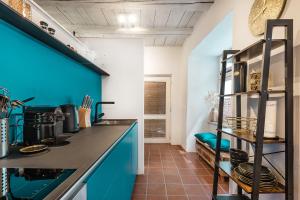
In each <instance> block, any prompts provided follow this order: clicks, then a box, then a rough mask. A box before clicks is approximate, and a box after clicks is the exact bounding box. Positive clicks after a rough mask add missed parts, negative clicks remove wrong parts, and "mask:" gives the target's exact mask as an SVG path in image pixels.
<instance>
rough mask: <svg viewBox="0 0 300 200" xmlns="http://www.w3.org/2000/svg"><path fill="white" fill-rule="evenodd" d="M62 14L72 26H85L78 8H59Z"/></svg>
mask: <svg viewBox="0 0 300 200" xmlns="http://www.w3.org/2000/svg"><path fill="white" fill-rule="evenodd" d="M58 10H60V12H62V13H63V14H64V15H65V16H66V17H67V18H68V19H69V20H70V21H71V23H72V24H85V21H84V19H83V18H82V17H81V15H80V14H79V12H78V10H77V8H68V7H66V6H61V7H59V8H58Z"/></svg>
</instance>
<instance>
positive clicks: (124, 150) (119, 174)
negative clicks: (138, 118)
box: [87, 123, 138, 200]
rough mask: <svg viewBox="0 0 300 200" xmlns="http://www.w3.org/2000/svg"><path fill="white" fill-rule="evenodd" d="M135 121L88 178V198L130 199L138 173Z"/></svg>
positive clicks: (90, 199)
mask: <svg viewBox="0 0 300 200" xmlns="http://www.w3.org/2000/svg"><path fill="white" fill-rule="evenodd" d="M137 135H138V126H137V123H135V124H134V125H133V126H132V127H131V128H130V129H129V130H128V131H127V132H126V133H125V136H124V137H123V138H122V139H121V141H119V143H118V144H117V145H116V146H115V147H114V148H113V149H112V150H111V152H109V154H108V155H107V156H106V157H105V158H104V160H103V161H102V162H101V164H100V165H99V166H98V167H97V168H96V169H95V170H94V171H93V172H92V174H91V175H90V176H89V178H88V179H87V197H88V200H130V199H131V193H132V190H133V187H134V182H135V176H136V173H137V162H138V158H137V156H138V139H137Z"/></svg>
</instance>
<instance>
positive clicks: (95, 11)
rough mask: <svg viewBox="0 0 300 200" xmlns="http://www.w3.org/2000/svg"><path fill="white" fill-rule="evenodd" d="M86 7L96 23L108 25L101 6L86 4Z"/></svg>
mask: <svg viewBox="0 0 300 200" xmlns="http://www.w3.org/2000/svg"><path fill="white" fill-rule="evenodd" d="M85 9H86V11H87V13H88V15H89V17H90V18H91V19H92V20H93V22H94V24H96V25H101V26H104V25H108V23H107V20H106V19H105V17H104V14H103V12H102V9H101V8H98V7H93V6H85Z"/></svg>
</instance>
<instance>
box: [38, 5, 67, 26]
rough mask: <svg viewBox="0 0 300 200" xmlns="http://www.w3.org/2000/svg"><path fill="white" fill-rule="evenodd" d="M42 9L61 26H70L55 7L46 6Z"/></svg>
mask: <svg viewBox="0 0 300 200" xmlns="http://www.w3.org/2000/svg"><path fill="white" fill-rule="evenodd" d="M44 9H45V10H46V11H47V12H48V13H49V14H50V15H51V16H52V17H53V18H54V19H56V20H57V21H58V22H59V23H61V24H70V23H71V22H70V20H69V19H68V18H67V17H66V16H65V15H63V14H62V13H61V12H60V11H59V10H58V9H57V7H56V6H46V7H44Z"/></svg>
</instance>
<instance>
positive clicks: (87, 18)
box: [77, 7, 95, 24]
mask: <svg viewBox="0 0 300 200" xmlns="http://www.w3.org/2000/svg"><path fill="white" fill-rule="evenodd" d="M77 11H78V13H79V14H80V16H81V18H82V19H83V20H84V22H85V23H84V24H95V23H94V21H93V19H91V17H90V15H89V14H88V12H87V11H86V9H85V8H84V7H83V8H81V7H79V8H77Z"/></svg>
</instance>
